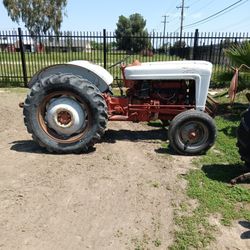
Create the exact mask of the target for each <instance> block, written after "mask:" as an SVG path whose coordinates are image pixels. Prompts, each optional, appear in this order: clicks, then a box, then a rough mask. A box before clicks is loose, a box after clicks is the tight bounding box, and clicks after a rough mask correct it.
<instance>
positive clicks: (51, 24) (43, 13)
mask: <svg viewBox="0 0 250 250" xmlns="http://www.w3.org/2000/svg"><path fill="white" fill-rule="evenodd" d="M3 4H4V6H5V8H6V9H7V11H8V15H9V16H10V18H11V19H12V21H14V22H17V23H19V22H20V21H22V22H23V23H24V24H25V27H26V28H27V29H28V31H29V32H30V34H31V35H32V36H36V35H38V34H40V33H41V32H43V33H46V32H47V31H49V30H52V31H54V32H55V33H56V34H58V32H59V30H60V27H61V23H62V20H63V10H64V8H65V6H66V4H67V0H3Z"/></svg>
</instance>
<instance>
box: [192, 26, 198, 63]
mask: <svg viewBox="0 0 250 250" xmlns="http://www.w3.org/2000/svg"><path fill="white" fill-rule="evenodd" d="M198 39H199V30H198V29H196V30H195V33H194V48H193V60H196V58H197V47H198Z"/></svg>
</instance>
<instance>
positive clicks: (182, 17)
mask: <svg viewBox="0 0 250 250" xmlns="http://www.w3.org/2000/svg"><path fill="white" fill-rule="evenodd" d="M176 8H177V9H181V26H180V45H181V39H182V33H183V20H184V9H188V8H189V6H185V2H184V0H182V2H181V6H177V7H176Z"/></svg>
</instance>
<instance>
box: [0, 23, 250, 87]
mask: <svg viewBox="0 0 250 250" xmlns="http://www.w3.org/2000/svg"><path fill="white" fill-rule="evenodd" d="M140 38H141V39H149V41H150V42H149V43H148V46H147V47H145V46H144V47H143V48H140V49H139V50H138V49H137V51H139V52H133V50H122V49H120V48H119V45H118V44H117V37H116V35H115V34H114V33H112V32H107V31H106V30H103V31H102V32H62V33H61V34H60V35H55V34H49V33H48V34H46V35H40V36H37V37H31V36H30V35H29V34H28V33H27V32H23V31H22V30H21V29H20V28H19V29H18V30H13V31H0V86H1V85H4V86H6V85H9V86H26V84H27V82H28V81H29V79H30V78H31V77H32V76H33V75H34V74H35V72H37V71H38V70H40V69H42V68H44V67H47V66H49V65H52V64H58V63H66V62H69V61H72V60H88V61H92V62H95V63H97V64H99V65H101V66H103V67H104V68H106V69H107V70H108V71H110V73H111V74H112V75H113V77H114V79H115V80H114V84H115V83H116V82H117V81H120V79H121V73H120V69H119V63H118V62H121V61H123V60H125V62H126V63H131V62H132V61H133V60H135V59H138V60H139V61H142V62H145V61H170V60H207V61H210V62H212V63H213V64H214V70H213V72H214V74H213V77H214V78H215V77H216V75H217V74H219V73H221V72H225V71H227V70H228V69H229V67H228V65H230V62H229V61H228V59H227V58H226V57H225V54H224V49H225V48H228V47H229V46H230V45H232V44H234V43H241V42H243V41H246V40H250V37H249V35H248V33H199V32H198V30H196V31H195V32H193V33H192V32H191V33H184V34H183V35H182V37H180V34H179V33H167V34H166V35H165V36H163V34H162V33H154V32H153V33H151V34H149V37H140ZM129 39H130V41H131V40H132V41H133V39H138V37H129Z"/></svg>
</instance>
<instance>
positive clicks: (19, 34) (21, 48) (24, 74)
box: [18, 28, 28, 87]
mask: <svg viewBox="0 0 250 250" xmlns="http://www.w3.org/2000/svg"><path fill="white" fill-rule="evenodd" d="M18 38H19V47H20V53H21V60H22V70H23V81H24V86H25V87H28V85H27V83H28V77H27V67H26V61H25V53H24V48H23V38H22V30H21V28H18Z"/></svg>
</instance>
